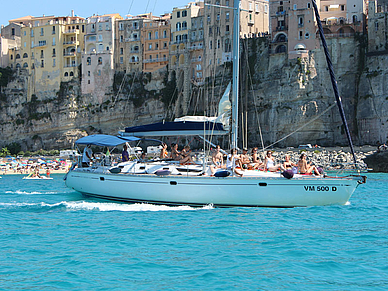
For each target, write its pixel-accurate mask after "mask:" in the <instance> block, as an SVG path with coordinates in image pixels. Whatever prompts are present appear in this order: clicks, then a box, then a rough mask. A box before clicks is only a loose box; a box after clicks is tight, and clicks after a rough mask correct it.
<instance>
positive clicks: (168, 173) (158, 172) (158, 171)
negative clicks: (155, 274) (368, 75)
mask: <svg viewBox="0 0 388 291" xmlns="http://www.w3.org/2000/svg"><path fill="white" fill-rule="evenodd" d="M170 174H171V171H169V170H157V171H156V172H155V175H157V176H168V175H170Z"/></svg>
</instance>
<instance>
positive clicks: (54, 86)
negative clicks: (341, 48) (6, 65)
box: [9, 11, 85, 97]
mask: <svg viewBox="0 0 388 291" xmlns="http://www.w3.org/2000/svg"><path fill="white" fill-rule="evenodd" d="M9 22H10V24H12V23H15V24H19V25H21V45H20V47H18V48H15V49H11V53H10V60H9V61H10V65H11V68H12V67H13V68H15V69H17V70H21V69H23V70H26V71H27V72H28V76H29V96H31V95H32V94H35V95H36V96H38V97H39V94H40V93H42V92H47V91H50V90H58V89H59V86H60V83H61V82H66V81H69V80H70V79H72V78H74V77H77V76H78V66H79V64H80V60H81V50H82V48H83V46H84V44H83V42H84V40H83V34H84V32H85V23H84V18H82V17H78V16H74V11H73V12H72V16H65V17H59V16H42V17H32V16H27V17H23V18H18V19H13V20H10V21H9Z"/></svg>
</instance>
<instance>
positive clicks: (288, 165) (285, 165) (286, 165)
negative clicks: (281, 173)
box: [283, 155, 298, 170]
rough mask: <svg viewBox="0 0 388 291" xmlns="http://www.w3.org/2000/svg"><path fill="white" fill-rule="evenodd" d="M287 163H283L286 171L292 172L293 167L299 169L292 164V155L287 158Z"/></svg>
mask: <svg viewBox="0 0 388 291" xmlns="http://www.w3.org/2000/svg"><path fill="white" fill-rule="evenodd" d="M285 159H286V160H285V162H284V163H283V168H284V169H286V170H292V167H297V166H298V165H297V164H295V163H293V162H291V159H290V155H286V156H285Z"/></svg>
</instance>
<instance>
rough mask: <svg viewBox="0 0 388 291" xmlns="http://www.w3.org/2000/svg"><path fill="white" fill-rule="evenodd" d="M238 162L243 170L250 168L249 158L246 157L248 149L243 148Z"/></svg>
mask: <svg viewBox="0 0 388 291" xmlns="http://www.w3.org/2000/svg"><path fill="white" fill-rule="evenodd" d="M240 161H241V166H242V168H243V169H248V167H250V165H251V159H250V157H249V155H248V149H247V148H243V152H242V154H241V155H240Z"/></svg>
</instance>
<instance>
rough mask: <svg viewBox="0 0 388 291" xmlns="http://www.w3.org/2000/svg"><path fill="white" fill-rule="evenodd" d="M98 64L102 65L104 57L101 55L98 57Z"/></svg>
mask: <svg viewBox="0 0 388 291" xmlns="http://www.w3.org/2000/svg"><path fill="white" fill-rule="evenodd" d="M98 64H99V65H102V57H99V58H98Z"/></svg>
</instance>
